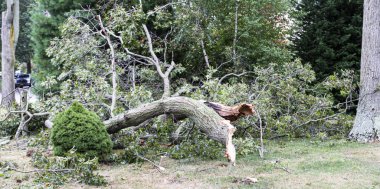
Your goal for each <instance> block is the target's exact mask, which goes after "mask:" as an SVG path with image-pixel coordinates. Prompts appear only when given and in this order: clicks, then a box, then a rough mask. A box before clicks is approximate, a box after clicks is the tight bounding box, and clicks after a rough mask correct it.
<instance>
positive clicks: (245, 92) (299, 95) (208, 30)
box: [0, 0, 362, 185]
mask: <svg viewBox="0 0 380 189" xmlns="http://www.w3.org/2000/svg"><path fill="white" fill-rule="evenodd" d="M25 1H26V0H25ZM299 2H300V4H293V3H294V2H293V1H292V0H260V1H252V0H221V1H215V0H210V1H202V0H191V1H179V0H174V1H168V0H159V1H155V0H146V1H145V0H144V1H138V0H132V1H123V0H111V1H106V0H101V1H94V0H70V1H62V0H53V1H50V0H34V1H32V5H31V6H30V7H29V8H28V10H29V11H28V12H27V14H30V15H31V18H30V19H31V21H30V22H29V24H30V30H31V33H30V39H31V41H32V45H31V47H32V49H33V63H34V66H35V67H34V70H33V71H34V72H33V75H34V76H35V79H36V80H37V85H35V86H33V87H34V91H35V92H37V93H38V95H39V97H40V99H39V101H38V102H36V103H33V104H32V105H31V107H33V111H32V113H33V112H50V113H51V115H52V116H51V117H49V119H54V126H53V129H52V132H51V136H50V137H51V141H52V144H53V146H54V154H55V155H59V156H66V157H54V158H50V157H46V156H45V155H44V153H43V152H38V153H35V155H34V156H33V161H34V162H35V164H34V165H35V166H36V167H38V168H41V169H72V170H73V172H74V173H77V174H78V177H75V178H74V179H75V180H79V181H82V182H85V183H92V184H95V185H102V184H104V180H103V178H102V177H94V179H93V180H91V177H92V176H93V175H94V172H93V171H94V170H95V169H96V165H97V160H96V159H93V160H89V159H88V158H93V157H99V158H100V159H101V160H102V161H108V162H112V161H115V162H125V163H135V162H140V161H146V158H147V159H149V160H152V161H154V160H159V158H162V157H163V156H165V157H166V156H168V157H171V158H174V159H183V158H187V159H188V158H190V159H192V158H204V159H215V158H219V157H222V155H223V150H224V147H223V145H221V144H219V143H217V142H215V141H213V140H211V139H209V138H207V136H206V135H205V134H204V133H202V132H200V131H198V130H196V127H194V123H193V122H191V121H190V120H188V119H185V120H181V121H173V120H172V119H171V116H170V115H166V116H163V117H159V118H154V119H150V120H147V122H146V123H144V124H142V125H139V126H137V125H136V127H131V128H127V129H124V130H122V131H120V132H119V133H116V134H113V135H112V142H111V140H110V137H109V135H108V134H107V132H106V131H105V128H104V127H105V126H104V124H103V121H104V120H107V119H109V118H111V117H112V116H113V115H116V114H119V113H122V112H124V111H126V110H129V109H133V108H136V107H137V106H139V105H141V104H144V103H149V102H152V101H154V100H158V99H160V98H161V97H162V94H163V91H164V89H165V88H164V86H165V84H164V82H163V81H165V80H164V77H163V76H162V75H164V76H165V77H167V79H168V80H169V81H170V82H168V83H169V89H170V94H169V95H179V96H187V97H191V98H193V99H197V100H206V101H213V102H219V103H222V104H225V105H231V106H232V105H235V104H239V103H252V104H254V106H255V111H256V115H254V116H250V117H245V118H242V119H239V120H238V121H235V122H233V125H234V126H236V127H237V131H236V132H235V133H234V143H235V145H236V148H237V154H238V155H239V156H240V155H241V156H246V155H251V154H253V153H256V152H257V150H258V149H259V148H260V147H259V145H258V142H257V141H258V138H263V139H264V140H270V139H273V138H279V137H290V138H291V137H306V138H311V137H316V138H320V139H326V138H345V137H346V136H347V134H348V131H349V130H350V128H351V125H352V121H353V115H352V114H349V113H347V112H348V111H350V110H351V109H352V107H355V102H356V100H355V99H354V98H355V95H354V93H353V91H354V90H356V89H357V87H358V86H357V84H356V83H355V82H356V81H357V80H356V79H357V78H356V73H357V72H356V71H357V70H358V65H359V64H358V63H359V57H360V38H361V19H362V13H361V11H362V10H361V9H362V0H352V1H343V0H339V1H332V0H328V1H320V0H303V1H299ZM140 3H141V4H140ZM81 7H83V8H85V9H82V8H81ZM22 43H23V44H24V42H22ZM26 43H27V42H25V44H26ZM29 50H30V49H29ZM18 56H20V55H18ZM155 63H156V64H157V65H156V64H155ZM113 65H115V66H114V67H113ZM171 68H173V70H171ZM167 70H169V71H168V72H167V73H166V71H167ZM160 71H161V72H164V73H160ZM113 76H115V81H114V78H113ZM112 94H115V96H114V97H113V96H112ZM337 97H338V98H337ZM112 100H115V107H113V108H112V107H111V106H112V105H111V104H112ZM14 109H17V108H14ZM0 110H1V109H0ZM46 118H47V117H42V118H38V119H36V117H35V118H33V119H32V121H31V122H30V123H29V124H30V125H31V126H33V128H42V127H43V120H45V119H46ZM19 123H20V119H19V116H18V115H16V114H12V115H11V116H9V119H7V120H6V121H4V122H2V123H1V124H2V125H1V126H0V129H1V130H2V133H6V134H8V135H9V134H14V130H15V129H16V128H17V126H18V125H19ZM45 137H46V136H45ZM42 138H43V137H42ZM112 143H113V144H112ZM261 145H262V144H261ZM112 146H114V147H115V148H120V149H121V150H118V151H117V153H112V151H111V150H112V149H111V148H112ZM114 152H116V151H114ZM73 172H70V173H73ZM70 173H60V174H55V173H49V172H46V173H44V174H41V175H40V176H39V177H38V179H39V181H38V182H40V183H48V182H49V181H52V182H54V184H61V183H63V182H66V181H67V178H68V177H67V176H68V174H70ZM57 175H58V176H57Z"/></svg>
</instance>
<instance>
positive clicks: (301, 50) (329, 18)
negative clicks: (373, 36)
mask: <svg viewBox="0 0 380 189" xmlns="http://www.w3.org/2000/svg"><path fill="white" fill-rule="evenodd" d="M298 8H299V9H300V11H301V12H300V14H298V17H299V18H298V19H299V21H300V30H299V33H298V35H297V38H295V39H294V44H295V50H296V54H297V56H299V57H300V58H301V59H302V60H303V62H305V63H310V64H311V65H312V66H313V69H314V71H315V72H316V73H318V75H317V79H318V80H320V81H321V80H323V79H325V78H326V77H327V76H329V75H331V74H333V73H334V72H338V71H340V70H341V69H353V70H356V71H359V67H360V48H361V47H360V42H361V29H362V14H363V0H350V1H347V0H302V1H301V3H300V4H299V7H298Z"/></svg>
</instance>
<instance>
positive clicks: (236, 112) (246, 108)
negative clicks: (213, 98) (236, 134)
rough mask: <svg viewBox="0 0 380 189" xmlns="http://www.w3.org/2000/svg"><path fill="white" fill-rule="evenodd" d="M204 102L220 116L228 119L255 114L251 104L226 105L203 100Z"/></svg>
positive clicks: (234, 119)
mask: <svg viewBox="0 0 380 189" xmlns="http://www.w3.org/2000/svg"><path fill="white" fill-rule="evenodd" d="M205 104H206V105H207V106H208V107H210V108H212V109H214V110H215V111H216V112H217V113H218V114H219V115H220V116H221V117H223V118H224V119H227V120H230V121H236V120H237V119H238V118H239V117H242V116H248V115H253V114H255V110H254V106H253V105H252V104H239V105H236V106H226V105H223V104H219V103H216V102H205Z"/></svg>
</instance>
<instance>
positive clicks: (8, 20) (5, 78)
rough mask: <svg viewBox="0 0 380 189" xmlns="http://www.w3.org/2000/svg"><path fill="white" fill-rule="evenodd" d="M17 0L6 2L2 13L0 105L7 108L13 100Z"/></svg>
mask: <svg viewBox="0 0 380 189" xmlns="http://www.w3.org/2000/svg"><path fill="white" fill-rule="evenodd" d="M18 8H19V4H18V0H15V1H14V0H7V10H6V11H4V12H3V13H2V27H1V28H2V29H1V41H2V51H1V70H2V90H1V93H2V96H3V97H2V98H3V99H2V100H1V104H2V105H4V106H6V107H9V106H10V105H11V104H12V102H14V100H15V94H14V90H15V81H14V66H15V62H16V60H15V59H16V58H15V49H16V44H17V38H18V30H19V25H18V20H17V19H18V18H19V16H18V15H17V14H18V13H19V10H18Z"/></svg>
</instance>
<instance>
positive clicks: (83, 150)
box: [51, 102, 112, 159]
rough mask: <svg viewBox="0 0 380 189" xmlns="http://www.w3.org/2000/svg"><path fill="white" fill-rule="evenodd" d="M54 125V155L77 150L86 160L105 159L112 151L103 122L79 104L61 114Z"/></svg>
mask: <svg viewBox="0 0 380 189" xmlns="http://www.w3.org/2000/svg"><path fill="white" fill-rule="evenodd" d="M53 123H54V126H53V129H52V135H51V140H52V143H53V146H54V148H53V149H54V155H57V156H63V155H65V153H66V152H68V151H69V150H70V149H72V148H75V149H76V152H77V153H80V154H84V155H85V157H86V158H94V157H99V158H100V159H104V158H105V157H106V156H107V155H108V154H109V153H110V152H111V150H112V142H111V139H110V136H109V135H108V133H107V131H106V129H105V126H104V124H103V122H102V121H101V120H100V118H99V117H98V116H97V115H96V114H95V113H94V112H91V111H89V110H87V109H85V108H84V107H83V106H82V105H81V104H80V103H78V102H74V103H73V104H72V105H71V107H70V108H69V109H67V110H66V111H64V112H61V113H59V114H58V115H57V116H56V118H55V119H54V121H53Z"/></svg>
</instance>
